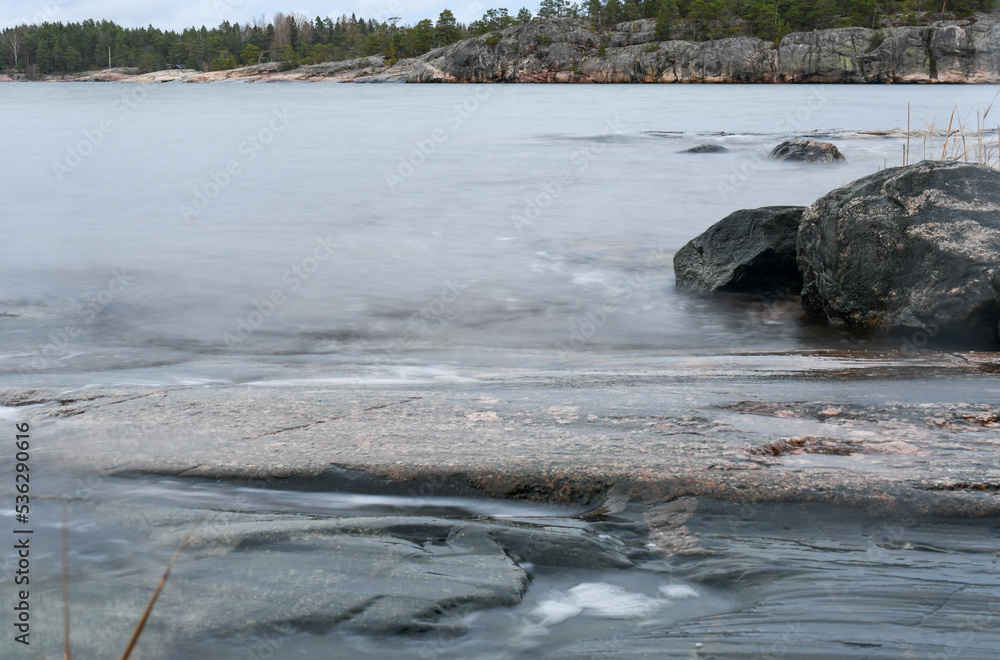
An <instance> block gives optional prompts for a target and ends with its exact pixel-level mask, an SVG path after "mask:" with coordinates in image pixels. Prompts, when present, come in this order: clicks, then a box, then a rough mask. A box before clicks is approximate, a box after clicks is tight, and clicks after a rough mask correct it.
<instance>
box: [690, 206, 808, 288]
mask: <svg viewBox="0 0 1000 660" xmlns="http://www.w3.org/2000/svg"><path fill="white" fill-rule="evenodd" d="M804 210H805V209H804V207H802V206H768V207H764V208H759V209H743V210H740V211H736V212H735V213H732V214H730V215H728V216H726V217H725V218H723V219H722V220H720V221H719V222H717V223H715V224H714V225H712V226H711V227H709V228H708V229H707V230H706V231H705V232H704V233H703V234H701V235H700V236H698V237H697V238H695V239H693V240H692V241H690V242H689V243H688V244H687V245H685V246H684V247H682V248H681V249H680V250H678V251H677V254H676V255H674V273H675V274H676V276H677V286H679V287H684V288H688V289H693V290H695V291H702V292H705V293H711V292H714V291H734V292H743V293H773V292H776V291H779V290H785V289H791V290H793V291H795V292H798V290H799V288H800V287H801V286H802V276H801V274H800V273H799V269H798V266H797V264H796V255H795V241H796V234H797V232H798V229H799V219H800V218H801V217H802V212H803V211H804Z"/></svg>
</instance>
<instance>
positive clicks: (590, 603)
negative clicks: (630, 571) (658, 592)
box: [534, 582, 667, 625]
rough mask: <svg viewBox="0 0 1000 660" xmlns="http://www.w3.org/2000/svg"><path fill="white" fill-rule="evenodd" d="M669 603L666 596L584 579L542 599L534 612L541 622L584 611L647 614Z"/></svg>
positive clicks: (613, 616) (617, 616)
mask: <svg viewBox="0 0 1000 660" xmlns="http://www.w3.org/2000/svg"><path fill="white" fill-rule="evenodd" d="M666 604H667V602H666V601H664V600H661V599H658V598H650V597H649V596H646V595H644V594H636V593H631V592H629V591H626V590H625V589H623V588H621V587H619V586H616V585H613V584H607V583H604V582H585V583H583V584H578V585H577V586H575V587H573V588H572V589H570V590H569V591H567V592H565V593H559V594H558V595H557V596H556V597H555V598H552V599H550V600H546V601H543V602H542V603H540V604H539V605H538V607H537V608H535V611H534V614H535V615H537V616H538V617H539V618H541V623H542V625H551V624H553V623H560V622H562V621H565V620H567V619H571V618H573V617H575V616H578V615H580V614H584V613H585V614H588V615H590V616H597V617H603V618H608V619H625V618H630V617H637V616H647V615H649V614H652V613H653V612H655V611H656V610H658V609H659V608H660V607H661V606H663V605H666Z"/></svg>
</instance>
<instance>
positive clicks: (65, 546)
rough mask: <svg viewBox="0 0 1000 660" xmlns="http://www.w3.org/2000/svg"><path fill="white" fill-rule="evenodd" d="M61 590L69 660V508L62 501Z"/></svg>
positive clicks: (64, 634)
mask: <svg viewBox="0 0 1000 660" xmlns="http://www.w3.org/2000/svg"><path fill="white" fill-rule="evenodd" d="M62 591H63V645H64V652H63V653H64V655H65V658H66V660H70V646H69V508H68V507H67V506H66V503H65V502H63V511H62Z"/></svg>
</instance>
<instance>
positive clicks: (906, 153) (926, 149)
mask: <svg viewBox="0 0 1000 660" xmlns="http://www.w3.org/2000/svg"><path fill="white" fill-rule="evenodd" d="M997 97H1000V92H997V93H996V95H995V96H994V97H993V100H992V101H990V104H989V106H987V108H986V110H980V109H977V110H976V114H975V123H973V116H972V111H971V110H970V111H969V112H968V113H966V115H965V117H964V118H963V117H961V116H960V115H959V113H958V105H957V104H956V105H955V107H954V108H953V109H952V111H951V116H950V117H949V118H948V129H947V130H946V131H945V132H944V133H943V134H941V133H940V132H939V131H937V130H936V128H935V121H934V120H931V121H930V122H929V123H928V122H927V121H923V124H924V126H925V127H926V130H924V131H914V130H913V129H911V127H910V104H909V103H907V104H906V144H905V145H904V146H903V165H910V164H912V163H913V162H914V160H913V151H912V145H911V141H912V140H911V138H912V137H914V136H916V137H922V138H923V145H922V146H923V157H922V158H921V160H927V158H928V157H930V158H934V157H935V155H936V154H937V147H936V146H935V144H934V142H935V139H936V138H939V137H941V138H943V143H942V144H941V152H940V157H939V158H938V160H954V161H964V162H966V163H978V164H979V165H985V166H986V167H994V168H997V169H1000V125H998V126H997V129H996V131H995V132H994V131H992V130H991V129H990V128H988V127H987V126H988V125H987V123H986V120H987V118H988V117H989V114H990V110H992V109H993V104H994V103H996V100H997ZM956 121H957V124H956ZM990 133H995V134H994V135H993V136H991V135H990Z"/></svg>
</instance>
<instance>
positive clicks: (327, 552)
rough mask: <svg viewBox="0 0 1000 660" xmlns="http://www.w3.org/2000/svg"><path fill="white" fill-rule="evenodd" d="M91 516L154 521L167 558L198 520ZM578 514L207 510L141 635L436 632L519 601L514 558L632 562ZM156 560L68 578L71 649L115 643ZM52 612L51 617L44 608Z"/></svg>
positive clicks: (155, 570)
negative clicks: (548, 520) (551, 521)
mask: <svg viewBox="0 0 1000 660" xmlns="http://www.w3.org/2000/svg"><path fill="white" fill-rule="evenodd" d="M94 514H95V515H96V516H97V517H98V519H105V523H104V524H107V525H112V526H113V525H116V524H124V525H127V526H130V527H131V526H136V525H138V526H141V527H143V528H147V529H151V530H152V538H153V539H154V541H155V543H154V545H156V546H159V547H162V548H163V549H164V554H165V557H164V560H165V558H166V556H169V552H171V551H172V549H173V548H174V547H176V545H177V543H178V541H179V539H180V538H181V537H182V536H184V535H185V534H186V532H187V529H188V528H189V527H190V525H191V522H192V517H193V516H192V511H190V510H185V509H171V508H158V507H147V506H142V505H134V506H129V505H101V506H99V507H97V508H96V509H95V511H94ZM574 524H575V523H574V521H572V520H565V521H562V522H561V523H560V524H559V525H532V524H527V523H518V522H513V521H512V522H509V523H507V522H503V521H496V520H489V519H487V520H482V521H478V520H468V519H462V518H458V519H450V518H437V517H431V516H419V515H418V516H405V515H398V516H393V515H390V516H384V517H383V516H368V517H342V518H341V517H331V518H325V517H320V518H311V519H310V518H305V517H300V516H286V515H276V514H249V513H238V512H223V511H213V512H211V513H209V514H207V517H206V519H205V521H204V522H203V523H202V524H201V526H200V528H199V529H198V530H197V531H196V532H195V533H194V534H193V536H192V537H191V539H190V541H189V543H188V545H187V547H186V549H185V550H184V552H183V554H182V555H181V560H180V562H179V563H178V564H177V565H176V566H175V567H174V569H173V571H172V573H171V576H170V580H169V582H168V584H167V588H166V590H165V591H164V592H163V594H162V596H161V597H160V599H159V600H158V601H157V604H156V611H155V614H154V616H153V617H152V618H151V620H150V622H149V625H148V626H147V628H146V631H145V632H144V634H143V642H142V643H143V645H146V646H148V647H149V648H167V647H169V646H170V645H171V644H172V643H174V642H176V641H177V640H178V639H185V640H188V641H191V640H195V641H196V640H198V639H204V638H206V637H212V636H217V635H226V636H231V635H239V634H244V635H247V634H249V635H260V636H263V637H267V636H268V635H269V634H273V631H283V634H290V633H293V632H300V631H303V630H308V631H311V632H323V631H327V630H334V629H336V630H341V631H344V632H347V633H363V634H387V633H388V634H391V633H400V632H419V631H432V630H442V629H445V628H447V627H448V626H449V625H451V624H450V623H449V621H451V622H452V623H454V622H455V621H457V619H458V617H457V616H449V617H447V620H446V618H445V617H444V616H443V615H444V614H445V613H447V614H448V615H461V614H463V613H468V612H472V611H475V610H481V609H485V608H493V607H507V606H512V605H516V604H517V603H519V602H520V601H521V598H522V596H523V594H524V593H525V591H526V590H527V588H528V585H529V583H530V581H531V577H530V576H529V574H528V572H527V570H526V569H525V568H524V567H522V566H521V563H526V562H531V564H534V565H548V566H558V567H560V568H585V569H595V568H597V569H600V568H632V567H634V564H633V563H632V562H631V561H630V560H629V559H627V558H626V557H625V554H624V553H625V550H626V547H625V546H626V544H625V543H624V542H623V541H622V540H621V539H619V538H614V537H612V536H608V535H605V534H598V533H597V532H596V531H595V530H594V529H593V528H591V527H588V526H587V525H585V524H584V523H579V526H577V527H574V526H573V525H574ZM525 565H526V566H527V564H525ZM163 567H164V564H163V561H158V560H157V559H156V558H150V557H144V556H143V555H142V553H138V554H129V555H128V556H127V558H126V557H123V558H122V560H121V562H120V563H119V564H116V568H115V570H114V572H113V575H110V576H109V575H108V574H104V575H102V576H101V577H100V579H98V578H97V576H96V575H92V576H88V577H87V578H84V579H83V581H82V582H81V578H80V577H79V576H74V578H73V582H74V586H75V588H77V589H79V590H80V595H79V596H77V597H76V598H75V599H74V601H73V602H72V607H73V612H72V621H73V624H74V628H75V629H76V630H78V631H79V632H77V633H75V634H74V640H73V642H74V647H75V650H76V651H77V653H78V654H87V653H88V652H89V653H92V654H94V656H95V657H105V656H109V655H111V652H112V650H113V651H118V652H120V651H121V649H122V648H123V647H124V644H125V642H127V639H128V634H129V633H130V632H131V629H132V627H134V625H135V621H136V619H137V618H138V615H139V614H140V613H141V612H142V610H143V608H144V607H145V603H146V601H147V600H148V599H149V596H150V594H151V592H152V590H153V588H155V586H156V583H157V581H158V580H159V576H160V574H161V573H162V571H163ZM234 576H238V577H239V579H234ZM55 605H56V603H55V601H53V606H55ZM46 611H47V610H46ZM50 620H51V621H53V622H56V621H59V620H60V619H59V618H58V617H56V616H55V612H54V611H53V612H52V617H51V619H50ZM53 631H54V629H53ZM108 631H113V635H111V637H112V639H109V638H108ZM40 632H47V631H40Z"/></svg>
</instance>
